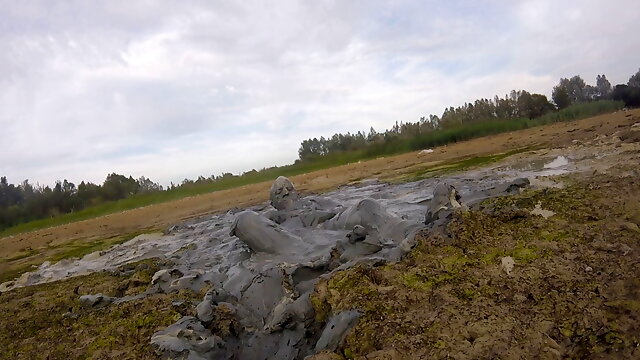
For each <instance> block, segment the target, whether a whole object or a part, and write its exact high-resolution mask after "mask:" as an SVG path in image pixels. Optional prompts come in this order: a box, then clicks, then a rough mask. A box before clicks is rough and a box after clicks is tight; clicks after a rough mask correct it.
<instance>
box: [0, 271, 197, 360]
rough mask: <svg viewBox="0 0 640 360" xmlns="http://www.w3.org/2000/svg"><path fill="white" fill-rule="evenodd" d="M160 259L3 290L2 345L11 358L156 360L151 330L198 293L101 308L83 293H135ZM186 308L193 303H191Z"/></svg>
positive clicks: (0, 307) (177, 314)
mask: <svg viewBox="0 0 640 360" xmlns="http://www.w3.org/2000/svg"><path fill="white" fill-rule="evenodd" d="M159 268H160V266H159V263H158V261H156V260H145V261H141V262H138V263H134V264H128V265H125V266H123V267H121V268H120V269H119V270H118V271H114V272H99V273H93V274H90V275H86V276H79V277H74V278H70V279H67V280H62V281H56V282H52V283H46V284H40V285H35V286H29V287H25V288H18V289H14V290H11V291H8V292H6V293H2V294H0V312H2V314H3V316H2V317H0V327H1V328H2V329H3V331H1V332H0V348H2V349H3V351H2V356H4V357H6V358H11V359H44V358H47V359H69V358H74V359H88V358H116V357H117V358H122V359H154V358H156V356H155V354H154V353H153V351H152V349H151V348H150V345H149V339H150V337H151V335H152V334H153V333H155V332H156V331H158V330H161V329H163V328H165V327H167V326H169V325H171V324H172V323H174V322H175V321H176V320H178V319H179V318H180V317H182V316H183V315H185V314H188V313H187V311H190V310H187V307H185V306H181V305H180V304H185V303H186V304H190V303H191V302H194V301H197V300H198V299H199V298H200V294H195V293H193V292H191V291H185V290H182V291H180V292H177V293H172V294H154V295H150V296H147V297H144V298H141V299H137V300H132V301H128V302H124V303H120V304H111V305H109V306H106V307H102V308H89V309H86V308H83V307H82V306H81V305H80V302H79V298H80V296H81V295H84V294H97V293H102V294H105V295H108V296H119V297H120V296H125V295H136V294H140V293H142V292H144V291H145V290H147V287H148V286H149V283H150V280H151V277H152V276H153V274H154V273H155V272H156V271H157V270H158V269H159ZM188 308H191V306H189V307H188Z"/></svg>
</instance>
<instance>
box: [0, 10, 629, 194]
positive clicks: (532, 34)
mask: <svg viewBox="0 0 640 360" xmlns="http://www.w3.org/2000/svg"><path fill="white" fill-rule="evenodd" d="M0 7H1V8H2V9H3V12H2V14H0V46H2V48H3V52H2V53H0V127H1V129H2V131H1V132H0V143H1V144H2V145H3V151H2V153H0V175H6V176H8V177H9V179H10V181H12V182H18V181H21V180H22V179H24V178H29V179H31V180H32V181H34V182H35V181H40V182H44V183H51V182H53V181H54V180H55V179H62V178H68V179H70V180H71V181H74V182H79V181H80V180H83V179H84V180H90V181H95V182H99V181H102V180H103V179H104V177H105V176H106V174H107V173H110V172H114V171H115V172H119V173H124V174H127V175H128V174H132V175H134V176H141V175H145V176H148V177H151V178H153V179H156V180H160V181H162V182H163V183H165V184H166V183H168V182H169V181H174V182H176V181H180V180H181V179H182V178H184V177H190V178H193V177H196V176H198V175H210V174H219V173H221V172H223V171H232V172H238V171H242V170H248V169H251V168H261V167H264V166H271V165H275V164H285V163H288V162H292V161H293V160H294V159H295V158H296V156H297V148H298V145H299V143H300V141H302V140H303V139H306V138H309V137H319V136H330V135H331V134H333V133H335V132H345V131H358V130H367V129H368V128H369V127H370V126H374V127H375V128H376V129H378V130H382V129H384V128H387V127H389V126H391V125H392V124H393V123H394V122H395V121H415V120H417V119H418V118H419V117H420V116H423V115H427V114H428V113H437V114H440V113H441V112H442V110H443V109H444V107H445V106H451V105H453V106H456V105H459V104H461V103H463V102H465V101H472V100H474V99H476V98H479V97H491V96H493V95H494V94H505V93H507V92H508V91H509V90H511V89H527V90H530V91H536V92H542V93H546V94H547V95H548V94H549V93H550V90H551V87H552V86H553V85H554V84H555V83H556V82H557V80H558V78H559V77H567V76H571V75H574V74H580V75H582V76H583V77H584V78H585V79H586V80H587V81H588V82H593V81H594V78H595V75H596V74H600V73H605V74H607V76H608V77H609V79H610V80H611V81H612V83H619V82H624V81H626V79H627V78H628V76H629V75H630V74H631V73H633V72H635V71H636V70H637V68H638V66H640V61H638V60H639V59H638V57H637V52H635V49H637V48H638V47H639V45H640V39H639V38H638V37H636V36H634V34H632V33H631V32H630V30H629V29H633V28H635V26H636V25H635V24H636V23H637V20H638V15H637V14H638V13H640V11H639V10H640V4H638V3H637V2H636V1H618V2H615V3H611V2H604V1H595V0H589V1H579V2H578V1H567V2H561V3H559V2H557V1H517V2H514V3H513V4H512V5H507V4H506V3H504V2H498V1H489V2H482V3H478V2H473V1H461V2H455V3H451V2H446V3H444V2H436V1H433V2H423V1H399V2H384V1H376V2H370V1H366V2H365V1H356V2H336V1H313V2H299V1H282V2H278V3H277V5H275V4H273V3H269V2H261V1H242V2H223V3H216V4H213V3H210V2H206V1H180V2H173V3H171V2H159V1H137V2H131V1H127V2H125V1H108V2H102V3H99V4H96V3H91V2H85V1H60V2H50V1H44V0H43V1H24V2H22V1H21V2H15V1H0Z"/></svg>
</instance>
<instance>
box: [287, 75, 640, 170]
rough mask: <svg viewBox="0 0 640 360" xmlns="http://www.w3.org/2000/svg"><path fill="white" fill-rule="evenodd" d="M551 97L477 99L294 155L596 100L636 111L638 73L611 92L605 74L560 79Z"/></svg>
mask: <svg viewBox="0 0 640 360" xmlns="http://www.w3.org/2000/svg"><path fill="white" fill-rule="evenodd" d="M551 97H552V99H551V101H549V100H548V99H547V97H546V96H544V95H541V94H531V93H529V92H527V91H525V90H520V91H516V90H512V91H511V93H510V94H507V95H505V96H504V97H502V98H501V97H499V96H498V95H496V96H495V97H494V98H493V99H478V100H476V101H474V102H473V103H465V104H464V105H462V106H458V107H456V108H454V107H449V108H446V109H445V110H444V113H443V114H442V115H441V116H437V115H429V116H424V117H421V118H420V120H419V121H416V122H406V123H403V122H400V123H398V122H396V124H395V125H394V126H393V127H392V128H391V129H388V130H386V131H384V132H377V131H376V130H375V129H373V128H371V129H370V130H369V132H368V133H365V132H361V131H360V132H357V133H355V134H351V133H346V134H334V135H333V136H331V137H330V138H324V137H320V138H319V139H318V138H313V139H308V140H304V141H303V142H302V144H301V145H300V149H299V150H298V156H299V158H300V160H301V161H313V160H314V159H317V158H319V157H323V156H327V155H330V154H335V153H341V152H348V151H354V150H361V149H367V148H371V147H380V145H384V144H387V143H390V142H397V141H398V140H404V141H405V142H406V141H412V140H416V139H418V138H420V137H421V135H423V134H428V133H432V132H434V131H435V130H447V129H452V128H459V127H461V126H465V125H475V127H476V128H478V129H481V128H482V126H478V124H481V123H490V122H493V123H495V122H496V121H510V120H519V119H536V118H540V117H542V116H544V115H547V114H549V113H552V112H556V111H560V110H563V109H566V108H568V107H570V106H572V105H577V104H584V103H590V102H596V101H601V100H615V101H623V102H624V103H625V105H626V106H629V107H637V106H640V70H638V72H637V73H636V74H634V75H632V76H631V77H630V78H629V81H628V82H627V84H626V85H625V84H621V85H617V86H616V87H615V88H612V87H611V83H610V82H609V80H607V78H606V76H605V75H598V76H597V77H596V84H595V86H593V85H588V84H587V83H585V81H584V80H583V79H582V78H581V77H580V76H574V77H572V78H569V79H565V78H562V79H560V82H559V83H558V85H556V86H555V87H554V88H553V91H552V96H551ZM445 140H447V139H445ZM453 140H454V141H455V140H457V139H453ZM445 142H450V141H445ZM435 145H439V144H437V143H436V144H435ZM383 147H384V146H383Z"/></svg>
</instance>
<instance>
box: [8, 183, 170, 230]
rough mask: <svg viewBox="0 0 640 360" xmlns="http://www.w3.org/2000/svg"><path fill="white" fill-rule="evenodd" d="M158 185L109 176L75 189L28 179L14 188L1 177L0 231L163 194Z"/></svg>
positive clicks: (82, 184)
mask: <svg viewBox="0 0 640 360" xmlns="http://www.w3.org/2000/svg"><path fill="white" fill-rule="evenodd" d="M162 190H163V188H162V186H161V185H159V184H158V183H155V182H153V181H151V180H150V179H147V178H145V177H144V176H143V177H140V178H139V179H134V178H133V177H131V176H129V177H125V176H123V175H119V174H115V173H113V174H109V175H108V176H107V178H106V179H105V181H104V182H103V183H102V184H101V185H96V184H93V183H91V182H84V181H82V182H81V183H80V184H79V185H78V186H76V185H75V184H74V183H72V182H70V181H67V180H66V179H65V180H64V181H57V182H56V184H55V185H54V186H53V187H50V186H41V185H38V184H36V185H32V184H31V183H29V180H24V181H23V182H22V183H21V184H18V185H14V184H10V183H9V182H8V181H7V178H6V177H5V176H3V177H0V230H2V229H5V228H8V227H11V226H14V225H17V224H20V223H24V222H28V221H31V220H37V219H42V218H46V217H54V216H57V215H60V214H65V213H70V212H74V211H78V210H82V209H85V208H88V207H91V206H95V205H99V204H102V203H105V202H108V201H115V200H120V199H125V198H127V197H130V196H133V195H136V194H144V193H151V192H157V191H162Z"/></svg>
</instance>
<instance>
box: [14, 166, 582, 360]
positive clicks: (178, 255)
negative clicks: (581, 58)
mask: <svg viewBox="0 0 640 360" xmlns="http://www.w3.org/2000/svg"><path fill="white" fill-rule="evenodd" d="M558 159H559V158H557V157H555V156H548V157H547V158H546V159H544V160H543V161H540V162H530V161H529V160H527V159H526V158H524V159H520V160H518V161H519V163H512V164H509V165H508V166H494V167H492V168H485V169H483V170H475V171H470V172H466V173H462V174H457V175H452V176H449V177H447V178H446V179H425V180H422V181H418V182H412V183H404V184H386V183H380V182H378V181H376V180H368V181H364V182H362V183H361V184H360V185H358V186H345V187H341V188H339V189H337V190H335V191H333V192H330V193H326V194H323V195H307V196H302V195H300V194H298V192H297V191H296V190H295V187H294V186H293V184H291V182H290V181H289V180H288V179H285V178H279V179H277V180H276V181H275V182H274V185H273V187H272V189H271V199H272V201H271V203H269V204H262V205H259V206H254V207H250V208H247V209H241V210H231V211H228V212H226V213H221V214H216V215H213V216H206V217H202V218H199V219H196V220H192V221H188V222H185V223H183V224H179V225H175V226H172V227H171V228H169V229H168V230H167V232H166V233H165V234H154V235H143V236H139V237H136V238H134V239H132V240H130V241H128V242H126V243H123V244H120V245H117V246H114V247H113V248H111V249H109V250H107V251H102V252H99V253H94V254H90V255H87V256H85V257H84V258H82V259H76V260H63V261H60V262H58V263H55V264H50V263H45V264H43V265H42V266H40V267H39V268H38V269H37V270H36V271H34V272H31V273H27V274H24V275H23V276H22V277H21V278H20V279H18V280H17V281H14V282H11V283H5V284H3V287H4V288H5V289H11V288H13V287H19V286H27V285H32V284H37V283H43V282H48V281H54V280H58V279H63V278H67V277H70V276H77V275H83V274H86V273H89V272H94V271H101V270H109V269H114V268H116V267H117V266H120V265H122V264H126V263H129V262H133V261H138V260H142V259H146V258H152V257H158V258H163V259H167V260H170V263H172V264H174V265H173V266H172V267H171V268H166V269H163V270H160V271H158V272H157V273H156V274H155V275H154V276H153V280H152V284H151V285H152V286H151V287H150V290H148V292H147V293H153V292H165V293H168V292H172V291H177V290H180V289H185V288H189V289H192V290H195V291H200V290H203V289H209V290H208V292H207V293H206V295H205V297H204V299H203V300H202V302H201V303H200V304H199V305H198V306H197V308H196V312H197V316H196V317H184V318H182V319H180V320H179V321H178V322H176V323H175V324H174V325H172V326H170V327H168V328H167V329H165V330H163V331H160V332H158V333H156V334H155V335H154V336H153V338H152V339H151V341H152V344H153V345H154V347H155V348H156V349H157V351H158V352H159V353H160V354H162V356H163V357H164V358H185V359H187V358H188V359H302V358H304V357H305V356H308V355H312V354H314V353H315V352H317V351H321V350H323V349H332V348H334V347H335V346H337V345H336V342H339V341H340V339H341V338H342V337H343V336H344V334H345V333H346V331H348V329H349V328H350V327H351V326H353V325H354V324H355V323H356V322H357V318H358V315H357V313H344V314H333V317H332V318H330V319H329V321H328V323H327V325H326V326H325V325H324V324H322V323H318V322H317V321H315V318H314V310H313V307H312V305H311V301H310V293H311V292H312V291H313V289H314V286H315V283H316V282H317V281H318V280H319V279H320V277H321V276H329V275H330V274H331V273H332V272H335V271H338V270H341V269H345V268H349V267H351V266H353V265H355V264H357V263H359V262H364V261H381V262H385V261H398V260H399V259H400V258H401V257H402V255H403V254H405V253H406V252H408V251H410V250H411V248H412V246H413V237H414V235H415V233H416V232H417V231H418V230H420V229H422V228H424V227H425V226H437V225H438V223H441V222H442V221H444V219H446V218H447V217H448V216H449V215H450V214H451V212H453V211H455V210H456V209H459V208H462V209H464V208H465V207H466V206H467V205H473V204H474V203H477V202H479V201H481V200H483V199H486V198H490V197H494V196H500V195H505V194H511V193H514V192H518V191H519V190H520V189H521V188H523V187H525V186H528V185H529V183H530V180H534V179H536V177H537V176H539V175H540V176H547V175H551V174H553V175H557V174H561V173H565V172H569V171H577V170H578V169H579V167H578V166H577V165H576V164H574V163H573V162H572V160H570V159H569V158H567V157H563V158H562V159H559V160H558ZM438 184H440V185H438ZM425 220H426V221H425ZM82 301H83V302H85V303H86V304H87V306H109V303H111V302H117V301H126V299H112V298H105V297H101V295H100V294H97V295H96V296H85V298H83V299H82ZM221 323H224V324H226V325H225V326H224V327H221V326H220V324H221Z"/></svg>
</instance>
